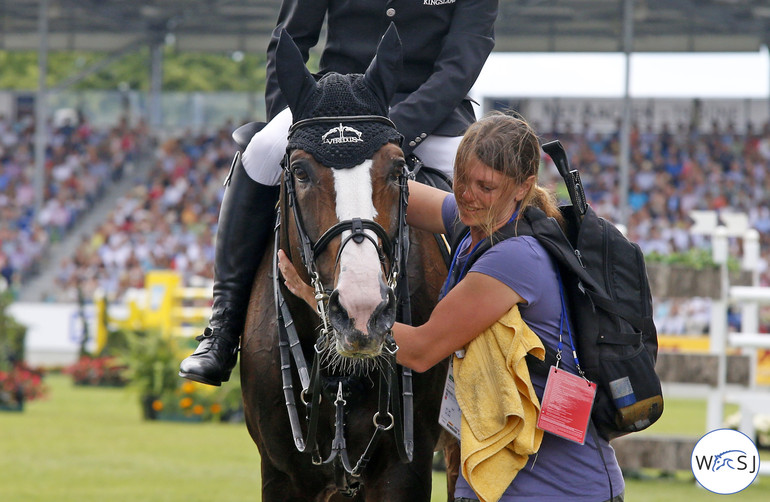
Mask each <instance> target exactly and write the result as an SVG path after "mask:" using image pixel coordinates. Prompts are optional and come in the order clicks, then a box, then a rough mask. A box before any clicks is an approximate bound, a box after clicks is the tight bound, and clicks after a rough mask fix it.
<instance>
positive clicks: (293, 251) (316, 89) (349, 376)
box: [241, 26, 447, 502]
mask: <svg viewBox="0 0 770 502" xmlns="http://www.w3.org/2000/svg"><path fill="white" fill-rule="evenodd" d="M277 51H278V57H277V61H278V64H277V66H278V67H277V75H278V80H279V85H280V86H281V91H282V93H283V95H284V97H285V98H286V99H287V102H288V104H289V107H290V109H291V111H292V116H293V121H294V123H293V125H292V127H291V129H290V133H289V146H288V148H287V154H286V157H285V159H284V166H283V168H284V173H283V180H282V187H281V195H280V199H279V203H278V206H279V207H278V223H277V224H276V232H275V242H274V248H273V251H274V252H273V253H272V255H273V256H271V253H267V256H265V258H264V259H263V260H262V262H261V264H260V267H259V270H258V272H257V275H256V278H255V281H254V284H253V288H252V292H251V299H250V303H249V309H248V314H247V318H246V328H245V331H244V334H243V338H242V343H241V385H242V392H243V401H244V408H245V417H246V425H247V428H248V431H249V433H250V435H251V436H252V438H253V440H254V442H255V443H256V444H257V447H258V448H259V452H260V456H261V462H262V471H261V474H262V500H263V501H265V502H271V501H282V502H283V501H289V500H291V501H332V500H349V499H352V500H356V501H368V502H374V501H378V502H381V501H391V502H392V501H410V502H413V501H429V500H430V497H431V495H430V493H431V484H432V462H433V452H434V448H436V447H437V442H438V441H439V437H440V435H441V427H440V425H439V424H438V414H439V408H440V404H441V396H442V392H443V385H444V380H445V377H446V371H447V367H446V364H441V365H437V366H436V367H434V368H433V369H431V370H429V371H426V372H424V373H421V374H414V375H412V374H411V372H410V371H409V370H408V369H405V368H402V367H400V366H398V365H397V364H396V362H395V353H396V351H397V349H398V348H397V346H396V345H395V342H394V341H393V338H392V334H391V332H390V328H391V327H392V325H393V322H394V321H395V320H396V317H397V316H398V317H399V320H402V321H411V322H414V323H424V322H426V321H427V319H428V317H429V315H430V312H431V311H432V309H433V307H434V306H435V303H436V301H437V298H438V295H439V290H440V288H441V285H442V283H443V280H444V278H445V277H446V273H447V270H446V266H445V262H444V259H443V257H442V253H441V252H440V249H439V246H438V245H437V242H436V239H435V238H434V236H433V235H430V234H427V233H425V232H422V231H416V230H414V229H409V228H408V227H407V226H406V223H405V211H406V199H407V194H408V192H407V190H408V188H407V179H408V177H409V170H408V168H407V166H406V163H405V161H404V156H403V152H402V151H401V148H400V146H399V143H398V141H399V138H400V135H398V133H397V132H396V130H395V126H394V125H393V124H392V123H391V122H390V121H389V120H388V119H387V111H388V103H389V102H390V98H391V96H392V95H393V93H394V92H395V87H396V84H397V81H398V73H399V71H400V66H401V46H400V40H399V38H398V34H397V32H396V31H395V27H394V26H391V28H390V29H389V30H388V31H387V32H386V34H385V36H384V37H383V39H382V41H381V42H380V46H379V47H378V50H377V55H376V57H375V58H374V60H373V61H372V63H371V65H370V66H369V68H368V69H367V71H366V73H365V74H364V75H360V74H351V75H340V74H335V73H332V74H327V75H325V76H324V77H322V78H321V79H320V80H318V81H316V79H315V78H314V77H313V76H312V75H311V74H310V72H309V71H308V70H307V68H306V67H305V64H304V61H303V60H302V57H301V55H300V52H299V50H298V49H297V47H296V45H294V43H293V41H292V40H291V38H290V37H289V36H288V35H287V34H286V33H285V32H284V33H283V34H282V36H281V38H280V42H279V44H278V48H277ZM268 249H269V248H268ZM278 249H282V250H284V252H285V253H286V254H287V256H288V257H289V258H290V259H291V261H292V263H293V264H294V266H295V267H296V268H297V270H298V271H299V273H300V275H302V276H303V279H304V280H306V281H307V282H308V283H309V284H313V285H314V287H315V291H316V299H317V300H318V311H313V309H312V308H310V307H309V306H308V305H307V304H306V303H304V302H303V301H302V300H300V299H299V298H297V297H295V296H293V295H292V294H291V293H290V292H289V291H288V290H287V289H286V288H285V286H284V285H283V281H282V280H280V278H279V272H278V270H277V267H276V259H275V256H274V255H275V254H276V253H277V251H278Z"/></svg>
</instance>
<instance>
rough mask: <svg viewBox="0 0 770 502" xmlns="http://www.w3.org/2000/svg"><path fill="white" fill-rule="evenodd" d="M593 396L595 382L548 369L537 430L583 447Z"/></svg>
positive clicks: (552, 367)
mask: <svg viewBox="0 0 770 502" xmlns="http://www.w3.org/2000/svg"><path fill="white" fill-rule="evenodd" d="M595 397H596V384H595V383H593V382H589V381H588V380H586V379H585V378H582V377H579V376H577V375H573V374H572V373H569V372H567V371H564V370H563V369H558V368H556V367H555V366H551V370H550V371H549V372H548V380H547V381H546V384H545V392H544V393H543V400H542V403H541V406H540V416H539V417H538V418H537V427H538V428H539V429H542V430H544V431H546V432H550V433H551V434H555V435H557V436H559V437H563V438H564V439H569V440H570V441H574V442H576V443H579V444H584V443H585V440H586V432H587V431H588V421H589V420H590V419H591V408H593V405H594V398H595Z"/></svg>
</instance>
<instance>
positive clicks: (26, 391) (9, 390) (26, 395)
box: [0, 363, 48, 411]
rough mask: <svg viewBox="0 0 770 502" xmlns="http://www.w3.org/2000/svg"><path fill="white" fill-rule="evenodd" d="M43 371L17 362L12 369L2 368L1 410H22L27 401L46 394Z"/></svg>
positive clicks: (0, 383)
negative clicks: (3, 369)
mask: <svg viewBox="0 0 770 502" xmlns="http://www.w3.org/2000/svg"><path fill="white" fill-rule="evenodd" d="M47 392H48V389H47V388H46V386H45V384H44V383H43V371H42V370H39V369H33V368H30V367H29V366H27V364H26V363H16V364H15V365H13V367H12V368H11V369H10V371H2V370H0V410H2V411H22V410H23V409H24V403H25V402H26V401H32V400H34V399H40V398H43V397H45V396H46V394H47Z"/></svg>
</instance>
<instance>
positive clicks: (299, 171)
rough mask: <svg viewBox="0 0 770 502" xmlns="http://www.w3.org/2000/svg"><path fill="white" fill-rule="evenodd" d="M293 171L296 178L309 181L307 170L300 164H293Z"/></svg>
mask: <svg viewBox="0 0 770 502" xmlns="http://www.w3.org/2000/svg"><path fill="white" fill-rule="evenodd" d="M291 172H292V173H293V174H294V178H296V179H297V181H307V179H308V174H307V171H305V170H304V169H303V168H301V167H299V166H293V167H292V169H291Z"/></svg>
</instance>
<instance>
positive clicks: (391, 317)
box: [329, 287, 396, 358]
mask: <svg viewBox="0 0 770 502" xmlns="http://www.w3.org/2000/svg"><path fill="white" fill-rule="evenodd" d="M383 290H384V291H383V293H384V295H383V296H384V297H385V298H384V299H383V300H382V302H380V304H379V305H377V307H376V308H375V309H374V312H372V315H371V316H370V317H369V320H368V321H367V323H366V327H367V332H366V333H364V332H362V331H361V330H360V329H357V328H356V327H355V324H356V323H355V319H352V318H351V317H350V315H348V312H347V310H346V309H345V307H343V306H342V303H340V295H339V291H338V290H336V289H335V290H334V291H333V292H332V294H331V295H330V296H329V320H330V322H331V325H332V327H333V328H334V331H335V336H336V348H337V352H339V354H340V355H341V356H343V357H351V358H370V357H377V356H379V355H380V353H381V352H382V346H383V344H384V343H385V339H386V336H387V335H388V333H390V330H391V329H392V328H393V323H395V322H396V295H395V294H394V293H393V290H392V289H391V288H387V287H385V288H383Z"/></svg>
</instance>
